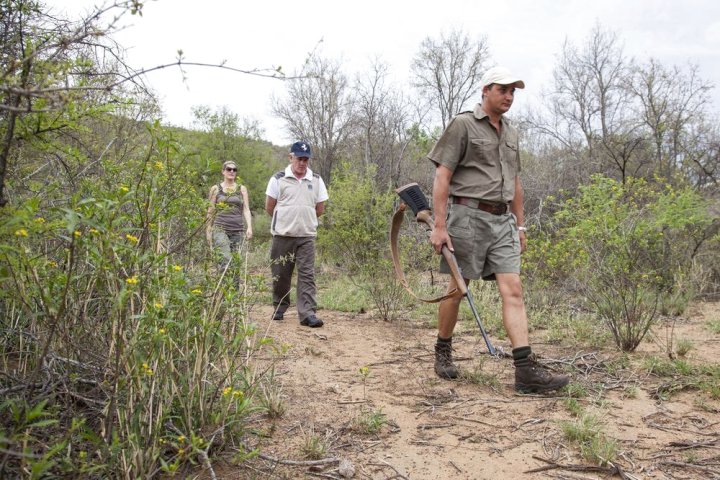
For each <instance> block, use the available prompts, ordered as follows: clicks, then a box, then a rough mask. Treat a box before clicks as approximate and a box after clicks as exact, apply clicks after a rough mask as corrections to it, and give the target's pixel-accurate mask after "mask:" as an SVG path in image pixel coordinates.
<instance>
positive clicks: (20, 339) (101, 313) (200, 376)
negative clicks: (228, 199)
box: [0, 128, 267, 478]
mask: <svg viewBox="0 0 720 480" xmlns="http://www.w3.org/2000/svg"><path fill="white" fill-rule="evenodd" d="M151 133H152V134H153V136H154V139H155V141H154V142H152V143H151V144H153V145H156V146H160V147H161V148H157V149H154V148H149V149H148V150H147V151H146V152H145V153H144V155H142V156H141V157H137V158H134V159H133V158H131V159H128V160H127V161H125V162H124V163H123V165H122V166H120V165H118V164H117V163H115V162H113V161H112V160H110V159H107V160H104V161H102V162H101V164H100V165H101V168H102V169H104V171H105V175H110V177H109V178H112V180H113V181H112V182H109V183H108V184H105V183H104V182H97V181H84V182H81V183H80V184H78V191H77V193H75V194H73V195H72V196H68V197H66V198H62V197H61V200H62V201H58V200H59V199H56V198H52V197H49V196H45V197H41V196H38V197H34V198H30V199H28V200H27V201H25V202H23V203H21V204H20V205H19V206H17V207H5V208H4V210H3V212H2V215H3V218H4V220H5V221H3V222H2V225H0V259H1V263H0V317H2V318H3V319H4V320H3V325H2V326H3V331H4V335H3V336H2V338H1V339H0V342H1V343H0V348H1V350H0V352H1V354H2V358H1V361H2V364H3V365H4V367H5V368H4V370H5V371H8V372H12V375H9V376H3V378H2V380H0V382H2V383H0V391H2V392H3V396H5V397H6V398H8V399H9V400H8V402H9V403H6V404H4V406H3V407H2V408H3V410H9V411H15V412H18V413H15V414H11V415H5V414H3V415H2V420H0V428H2V430H3V432H9V434H8V433H3V434H2V435H0V437H2V438H3V445H2V449H3V450H2V451H3V453H2V454H1V456H2V457H3V458H2V459H0V461H1V462H2V463H3V464H4V468H5V469H6V471H7V472H14V473H19V472H20V471H21V470H27V469H29V470H32V471H37V472H38V476H39V475H40V474H41V473H42V474H43V475H56V476H57V475H61V474H62V475H69V476H77V475H80V474H83V475H85V474H87V473H89V472H93V474H94V475H97V476H101V477H108V476H115V477H133V478H138V477H151V476H154V475H156V474H157V473H158V472H159V471H160V470H164V471H167V472H176V471H178V470H179V469H180V468H181V467H182V466H183V465H186V464H189V463H192V462H197V461H202V462H203V463H207V462H208V457H207V452H208V450H209V449H210V448H211V447H212V448H213V449H219V448H221V447H222V446H223V445H225V444H226V442H228V441H229V440H230V439H233V438H238V437H239V436H242V435H243V434H244V433H245V432H244V418H245V417H246V416H247V415H248V414H249V413H251V412H252V411H253V410H254V409H255V408H256V407H255V406H254V401H253V399H254V398H255V397H256V396H257V395H258V392H259V388H258V386H259V385H260V384H261V383H262V381H263V377H264V372H262V371H255V370H254V369H253V368H252V364H251V363H250V359H251V358H252V354H253V353H254V352H255V351H257V350H258V349H260V348H262V347H263V345H264V344H266V343H267V341H266V340H265V339H263V338H259V337H258V335H256V332H255V326H254V325H253V324H252V323H250V322H249V320H248V311H249V308H250V306H251V305H252V300H251V299H252V298H253V297H256V296H257V294H258V292H259V290H260V289H262V288H265V287H264V281H263V279H259V278H255V277H253V276H251V275H247V274H244V275H242V272H243V269H242V266H241V264H242V263H244V261H245V259H243V258H236V260H237V262H236V267H234V268H237V270H234V271H233V272H231V273H232V274H231V275H225V276H224V277H220V278H218V277H215V276H214V275H211V274H209V273H208V272H210V271H211V268H210V265H211V262H210V261H209V260H210V255H207V252H206V250H205V247H204V241H203V240H204V239H203V236H202V234H196V232H198V231H201V230H202V222H203V219H204V213H205V211H206V205H205V201H204V195H202V196H200V195H198V194H197V192H196V191H195V190H194V189H192V188H183V187H187V185H188V184H187V183H186V182H185V181H184V179H185V178H188V177H190V176H192V175H193V171H192V170H191V169H190V167H189V166H188V165H186V164H183V163H182V162H181V161H180V160H179V159H178V158H177V157H176V156H175V155H174V153H173V152H175V151H176V150H175V149H173V148H164V147H165V146H168V147H171V146H172V145H171V143H172V142H171V141H170V140H168V139H167V138H165V137H163V133H164V132H163V131H162V130H161V129H158V128H155V129H153V130H152V131H151ZM106 178H107V177H106ZM59 194H63V192H59ZM198 253H199V254H198ZM239 276H242V283H241V285H242V286H243V288H242V289H238V288H237V285H238V284H237V283H235V281H234V280H236V279H238V278H239ZM13 392H16V393H13ZM41 398H42V399H49V401H48V403H47V405H48V406H49V405H51V404H52V405H53V406H54V408H52V409H48V408H46V404H45V403H43V402H41V401H40V399H41ZM23 412H28V413H23ZM32 412H41V414H33V415H30V413H32ZM38 419H40V420H38ZM23 432H24V433H23ZM67 432H71V434H70V433H67ZM22 452H28V454H27V455H25V454H23V453H22ZM87 452H93V453H92V454H88V453H87ZM17 453H20V455H17ZM29 464H32V465H29ZM28 465H29V466H28Z"/></svg>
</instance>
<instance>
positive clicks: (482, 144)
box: [470, 138, 498, 164]
mask: <svg viewBox="0 0 720 480" xmlns="http://www.w3.org/2000/svg"><path fill="white" fill-rule="evenodd" d="M497 146H498V144H497V142H493V141H492V140H489V139H487V138H472V139H470V148H471V150H472V152H473V155H474V156H475V157H476V158H478V159H479V160H480V162H481V163H485V164H489V163H492V159H493V157H495V155H493V151H494V150H495V149H497Z"/></svg>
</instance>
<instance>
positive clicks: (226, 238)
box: [212, 228, 245, 269]
mask: <svg viewBox="0 0 720 480" xmlns="http://www.w3.org/2000/svg"><path fill="white" fill-rule="evenodd" d="M244 236H245V232H226V231H225V230H224V229H222V228H213V232H212V238H213V246H214V247H215V250H216V252H217V255H218V257H221V258H222V259H219V260H218V265H219V267H220V268H221V269H223V268H225V265H227V264H228V263H230V260H232V254H233V253H237V251H238V247H239V246H240V244H241V243H242V241H243V237H244Z"/></svg>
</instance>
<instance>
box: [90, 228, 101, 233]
mask: <svg viewBox="0 0 720 480" xmlns="http://www.w3.org/2000/svg"><path fill="white" fill-rule="evenodd" d="M90 233H92V234H93V235H97V234H98V233H100V230H98V229H97V228H91V229H90Z"/></svg>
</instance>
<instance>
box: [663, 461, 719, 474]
mask: <svg viewBox="0 0 720 480" xmlns="http://www.w3.org/2000/svg"><path fill="white" fill-rule="evenodd" d="M658 465H667V466H670V467H680V468H692V469H694V470H699V471H701V472H704V473H712V474H713V475H720V470H718V469H716V468H710V467H703V466H702V465H697V464H695V463H687V462H676V461H673V460H667V461H664V462H659V463H658Z"/></svg>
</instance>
